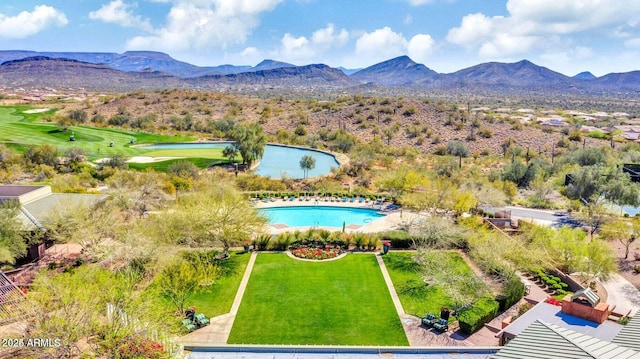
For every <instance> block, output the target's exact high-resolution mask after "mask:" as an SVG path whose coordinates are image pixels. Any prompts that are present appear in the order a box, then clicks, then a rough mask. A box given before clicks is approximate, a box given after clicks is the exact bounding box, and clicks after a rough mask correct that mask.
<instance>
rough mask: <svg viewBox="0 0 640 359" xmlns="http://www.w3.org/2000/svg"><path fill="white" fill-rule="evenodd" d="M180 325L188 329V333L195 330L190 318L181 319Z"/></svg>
mask: <svg viewBox="0 0 640 359" xmlns="http://www.w3.org/2000/svg"><path fill="white" fill-rule="evenodd" d="M182 326H183V327H184V328H185V329H186V330H188V331H189V333H191V332H192V331H194V330H196V325H195V324H193V322H192V321H191V319H182Z"/></svg>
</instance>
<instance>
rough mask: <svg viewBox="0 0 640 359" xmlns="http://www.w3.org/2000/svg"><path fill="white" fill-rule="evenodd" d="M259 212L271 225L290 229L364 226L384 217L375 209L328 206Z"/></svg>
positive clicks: (276, 208) (261, 210)
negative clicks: (280, 225) (279, 225)
mask: <svg viewBox="0 0 640 359" xmlns="http://www.w3.org/2000/svg"><path fill="white" fill-rule="evenodd" d="M259 211H260V212H262V213H264V214H265V215H266V216H267V217H268V218H269V223H271V224H277V223H283V224H286V225H287V226H289V227H317V226H322V227H342V224H343V223H344V224H345V225H350V224H356V225H359V226H364V225H366V224H367V223H369V222H371V221H373V220H376V219H378V218H380V217H384V214H380V213H378V211H377V210H373V209H366V208H346V207H326V206H309V207H272V208H261V209H259Z"/></svg>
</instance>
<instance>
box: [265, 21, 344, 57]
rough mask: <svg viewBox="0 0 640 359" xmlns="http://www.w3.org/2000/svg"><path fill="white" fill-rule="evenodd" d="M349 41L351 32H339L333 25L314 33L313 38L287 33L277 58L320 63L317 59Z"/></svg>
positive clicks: (282, 40) (281, 41)
mask: <svg viewBox="0 0 640 359" xmlns="http://www.w3.org/2000/svg"><path fill="white" fill-rule="evenodd" d="M348 40H349V32H348V31H347V30H345V29H341V30H339V31H338V30H337V29H336V27H335V26H334V25H333V24H328V25H327V27H325V28H322V29H319V30H316V31H314V32H313V34H311V38H307V37H305V36H300V37H295V36H293V35H291V34H290V33H286V34H284V36H283V37H282V39H281V40H280V43H281V49H280V51H279V52H277V53H276V56H279V57H280V58H283V59H284V60H287V61H293V60H299V61H308V60H313V61H318V59H317V58H316V57H318V56H319V55H321V54H323V53H324V52H326V51H328V50H331V49H335V48H339V47H342V46H344V45H345V44H346V43H347V41H348Z"/></svg>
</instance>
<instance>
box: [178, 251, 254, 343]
mask: <svg viewBox="0 0 640 359" xmlns="http://www.w3.org/2000/svg"><path fill="white" fill-rule="evenodd" d="M257 256H258V252H253V253H251V258H250V259H249V264H247V269H245V271H244V275H243V276H242V281H240V287H238V292H237V293H236V297H235V299H234V300H233V304H232V305H231V311H230V312H229V313H227V314H223V315H220V316H217V317H215V318H211V322H210V323H209V325H207V326H206V327H204V328H201V329H198V330H195V331H193V332H191V333H189V334H187V335H185V336H183V337H182V338H180V340H179V341H180V342H181V343H183V344H226V343H227V340H228V339H229V334H231V328H232V327H233V322H234V320H235V319H236V315H237V314H238V309H239V308H240V303H241V302H242V297H243V296H244V291H245V290H246V289H247V283H249V278H250V277H251V271H252V270H253V265H254V264H255V262H256V257H257Z"/></svg>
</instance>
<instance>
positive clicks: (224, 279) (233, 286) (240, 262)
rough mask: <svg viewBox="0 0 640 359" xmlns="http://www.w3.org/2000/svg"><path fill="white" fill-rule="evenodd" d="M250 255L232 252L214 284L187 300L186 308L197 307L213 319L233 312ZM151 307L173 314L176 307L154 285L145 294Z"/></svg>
mask: <svg viewBox="0 0 640 359" xmlns="http://www.w3.org/2000/svg"><path fill="white" fill-rule="evenodd" d="M250 257H251V256H250V254H248V253H244V252H239V253H234V252H231V256H230V257H229V258H228V259H225V260H223V261H222V262H221V266H222V268H223V271H222V273H221V275H220V277H219V278H218V279H216V281H215V282H214V284H212V285H210V286H209V287H207V288H206V289H204V290H201V291H199V292H197V293H196V294H194V295H192V296H191V297H189V299H187V301H186V302H185V307H187V308H188V307H190V306H195V307H196V311H197V312H198V313H204V315H206V316H207V317H210V318H213V317H216V316H218V315H222V314H226V313H229V311H231V305H232V304H233V300H234V299H235V297H236V293H237V292H238V288H239V287H240V281H241V280H242V276H243V275H244V271H245V269H246V268H247V264H248V263H249V259H250ZM145 296H146V298H148V300H149V301H150V303H149V305H157V306H159V307H160V308H161V310H162V311H164V312H173V311H175V310H176V307H175V306H174V305H173V304H172V303H171V301H169V299H167V298H164V297H163V296H162V294H160V289H159V288H158V287H157V286H156V285H155V283H152V284H151V285H150V286H149V288H148V289H147V291H146V293H145Z"/></svg>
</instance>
